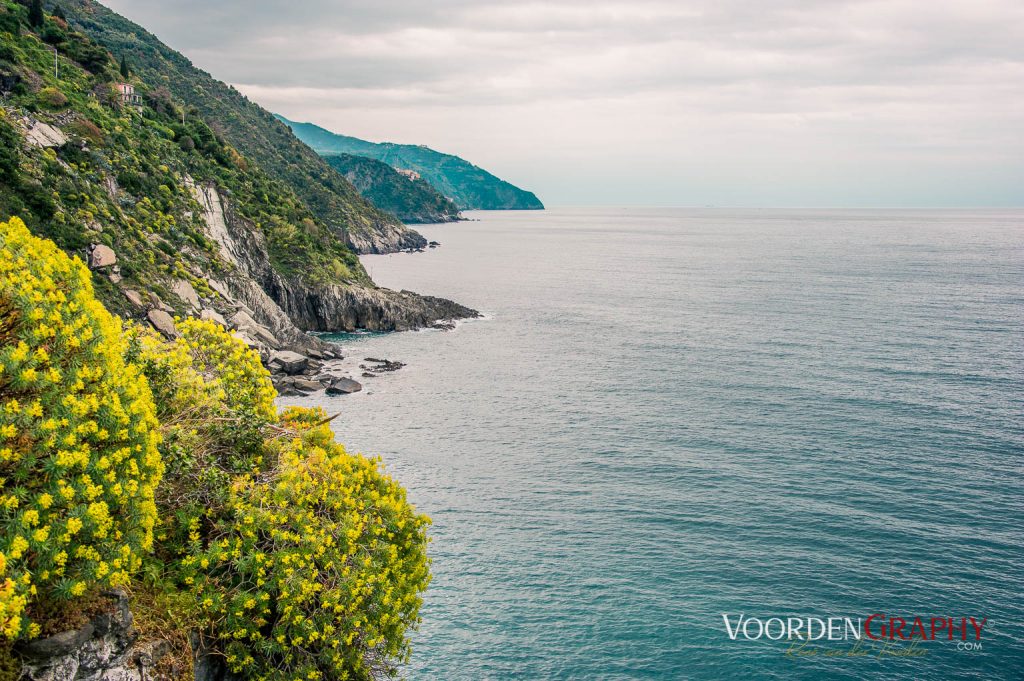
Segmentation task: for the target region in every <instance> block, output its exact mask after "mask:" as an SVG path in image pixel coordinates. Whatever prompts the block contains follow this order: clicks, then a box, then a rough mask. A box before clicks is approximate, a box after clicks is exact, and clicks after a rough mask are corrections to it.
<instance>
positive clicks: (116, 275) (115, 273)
mask: <svg viewBox="0 0 1024 681" xmlns="http://www.w3.org/2000/svg"><path fill="white" fill-rule="evenodd" d="M107 278H108V279H110V283H112V284H120V283H121V268H120V267H119V266H117V265H114V267H113V268H111V270H110V274H108V275H107Z"/></svg>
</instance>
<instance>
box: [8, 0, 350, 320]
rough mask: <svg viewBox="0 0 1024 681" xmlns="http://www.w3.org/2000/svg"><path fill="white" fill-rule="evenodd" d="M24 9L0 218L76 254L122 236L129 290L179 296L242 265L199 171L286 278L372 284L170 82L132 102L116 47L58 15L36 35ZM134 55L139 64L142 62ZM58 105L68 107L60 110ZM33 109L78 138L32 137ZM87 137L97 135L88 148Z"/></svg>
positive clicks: (116, 242)
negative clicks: (207, 204) (39, 141)
mask: <svg viewBox="0 0 1024 681" xmlns="http://www.w3.org/2000/svg"><path fill="white" fill-rule="evenodd" d="M70 7H73V8H74V9H75V10H76V11H77V10H78V9H79V7H78V6H77V5H76V4H72V5H70ZM103 11H106V10H103ZM71 12H72V10H68V13H69V14H70V13H71ZM25 14H26V10H25V8H24V7H21V6H20V5H17V4H16V3H14V2H12V1H11V0H0V17H12V18H14V19H15V21H16V22H20V25H21V26H22V27H23V29H24V30H22V31H21V32H20V33H19V34H18V35H14V34H12V38H11V39H10V40H8V39H7V38H5V39H4V41H3V49H4V54H5V55H7V57H10V61H11V65H10V69H9V72H10V73H12V74H16V76H17V78H15V76H12V79H20V81H19V82H18V84H17V85H16V86H15V87H14V91H13V92H12V95H11V96H10V97H9V98H8V99H7V100H5V107H4V109H6V112H7V113H0V141H3V142H4V144H3V145H2V148H0V177H3V179H4V181H3V182H0V217H2V216H6V215H20V216H22V218H23V219H25V221H26V223H27V224H28V226H29V228H30V229H31V230H32V231H33V232H34V233H35V234H37V235H39V236H45V237H47V238H50V239H53V240H54V241H55V242H56V243H57V244H58V245H59V246H60V247H61V248H63V249H65V250H67V251H72V252H81V251H82V250H83V249H84V248H85V247H86V246H88V244H89V243H97V242H98V243H104V244H106V245H108V246H111V247H112V248H114V249H115V250H116V251H117V256H118V264H119V265H120V266H121V273H122V275H123V277H124V283H123V285H124V287H126V288H134V289H136V290H149V291H156V292H158V293H159V294H160V295H161V297H162V298H163V299H164V300H165V301H166V302H169V303H171V304H172V305H174V304H178V305H179V306H180V305H181V303H180V301H177V300H176V299H175V298H174V297H169V298H168V297H166V296H165V295H164V293H163V292H161V291H160V286H161V282H166V281H167V280H168V279H169V278H171V277H174V278H192V279H207V278H209V277H211V276H214V277H217V278H219V276H218V275H221V274H222V273H225V272H226V271H228V270H229V269H230V267H231V265H230V264H228V263H225V262H223V261H221V260H220V258H219V251H218V249H217V248H216V245H215V244H214V243H213V242H212V241H211V240H210V239H209V238H208V237H207V235H206V225H205V222H204V220H203V214H202V211H201V210H200V208H199V207H198V206H197V205H196V202H195V197H194V196H193V193H192V191H190V190H189V187H188V185H189V181H190V179H191V180H194V181H195V183H197V184H199V183H201V184H213V185H215V186H216V187H217V189H218V191H219V192H220V193H221V194H222V195H223V196H225V197H230V199H231V209H232V211H233V212H234V214H235V215H236V216H237V217H238V218H239V219H242V220H246V221H248V222H250V223H252V225H253V226H254V227H255V228H257V229H261V230H262V231H263V232H264V235H265V236H266V239H265V244H266V248H267V251H268V255H269V256H270V260H271V264H272V265H273V266H274V267H275V268H276V269H277V271H278V272H280V273H281V274H283V275H285V276H287V277H292V278H296V279H302V280H305V281H307V282H309V283H313V284H334V283H344V282H359V283H364V284H369V283H370V282H369V278H368V276H367V275H366V272H365V270H364V269H363V268H362V265H361V264H360V263H359V260H358V258H357V257H356V256H355V254H354V253H352V251H351V250H349V249H348V248H347V247H346V246H345V244H344V243H343V242H342V241H341V240H340V239H338V237H337V235H336V234H335V233H334V232H332V231H331V230H330V229H328V228H327V227H326V226H324V224H323V223H322V222H320V221H318V220H317V219H316V217H315V216H314V214H313V213H312V212H311V211H310V209H309V208H308V207H307V206H306V204H305V203H304V202H303V201H302V200H301V199H300V198H299V197H298V196H296V195H295V193H294V191H292V189H291V188H290V187H288V186H286V185H285V184H284V183H282V182H280V181H278V180H275V179H273V178H271V177H270V176H268V175H267V174H266V173H264V172H263V171H262V170H261V169H260V168H259V166H258V165H256V164H253V163H250V162H249V161H248V160H247V159H246V158H244V157H243V156H242V155H241V153H239V151H238V150H236V149H235V148H234V147H232V146H231V145H230V144H229V143H227V142H226V141H225V139H224V137H223V135H222V134H221V133H219V132H218V131H217V129H216V128H217V126H216V125H211V124H209V123H208V122H207V120H206V119H205V118H204V117H203V116H201V115H200V114H199V113H198V112H197V111H196V110H195V109H192V108H189V107H185V106H183V104H182V103H181V101H180V100H176V99H175V98H174V96H173V95H172V94H171V92H170V90H169V89H168V88H166V87H160V86H159V83H146V82H141V81H139V80H137V79H136V80H134V81H133V84H134V86H135V87H136V88H137V90H138V92H139V93H140V94H141V95H142V96H143V101H145V102H147V103H148V104H149V105H150V106H149V107H145V108H143V110H142V111H141V112H138V111H136V110H135V109H134V107H121V106H120V97H119V95H117V94H116V93H115V92H114V91H113V86H112V83H113V82H115V81H118V80H121V79H122V78H121V75H120V73H119V71H118V63H117V62H116V61H114V60H113V59H111V57H110V55H109V53H108V52H107V50H106V49H105V48H103V47H102V46H100V45H99V44H97V43H96V42H94V41H92V40H91V39H89V38H88V37H86V36H85V35H83V34H82V33H80V32H78V31H77V30H74V29H73V28H68V27H67V24H66V23H65V22H63V20H60V19H57V18H54V17H48V18H47V19H46V20H45V22H44V25H43V27H42V28H40V29H39V30H38V31H37V32H33V31H32V30H30V28H29V27H28V25H27V21H26V20H25ZM37 33H38V35H37ZM44 33H45V34H47V35H50V36H52V37H53V39H54V40H58V42H56V43H55V44H54V47H56V49H57V52H58V55H59V66H60V79H59V80H58V79H57V78H56V77H55V75H54V69H53V61H54V51H53V48H51V47H49V46H47V45H46V44H44V43H43V42H41V41H40V39H39V38H40V36H42V35H43V34H44ZM125 59H126V61H127V62H128V63H130V64H131V66H132V67H133V68H132V70H135V69H134V66H135V61H134V59H135V58H134V57H133V56H132V55H131V54H128V55H127V56H126V57H125ZM4 72H5V73H6V72H8V69H7V67H4ZM211 82H212V81H211ZM32 83H38V85H37V86H34V87H30V84H32ZM193 84H194V85H196V86H197V87H203V86H200V85H199V84H198V83H195V82H194V83H193ZM58 109H59V110H60V112H61V113H60V116H51V115H50V113H49V112H51V111H55V110H58ZM0 111H2V110H0ZM25 113H30V114H32V115H33V116H34V117H36V118H38V119H40V120H41V121H43V122H47V123H50V124H51V125H56V126H57V127H59V128H61V129H63V131H64V132H65V133H69V134H70V135H71V137H72V139H73V142H72V143H71V144H68V145H65V146H64V147H61V148H59V149H56V150H44V149H39V148H37V147H31V146H26V145H24V144H23V143H21V140H20V139H19V134H18V131H17V123H16V119H17V116H20V115H22V114H25ZM81 141H87V142H88V146H87V147H86V148H85V149H83V148H82V146H81V144H80V142H81ZM97 293H98V294H99V295H100V296H101V297H102V300H103V302H104V303H105V304H106V305H107V306H108V307H109V308H110V309H112V310H114V311H121V310H124V311H127V309H126V308H125V307H124V306H125V302H124V298H123V297H122V296H121V294H120V293H119V292H118V291H117V289H116V288H114V287H98V288H97ZM179 309H180V310H182V311H184V309H185V308H184V307H179Z"/></svg>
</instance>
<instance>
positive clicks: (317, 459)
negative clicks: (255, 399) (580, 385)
mask: <svg viewBox="0 0 1024 681" xmlns="http://www.w3.org/2000/svg"><path fill="white" fill-rule="evenodd" d="M324 423H325V420H324V415H323V412H321V411H319V410H291V411H289V412H288V413H286V414H285V416H284V420H283V421H282V425H283V426H284V427H285V428H287V429H289V430H290V431H291V432H292V435H291V437H288V438H278V439H277V440H275V442H274V444H273V449H274V450H276V451H274V452H273V453H274V455H275V456H276V458H277V463H276V466H274V467H272V470H271V471H270V472H267V473H252V474H248V475H243V476H239V477H238V478H237V479H236V481H235V483H234V485H233V486H232V489H231V494H230V500H229V503H228V515H227V516H226V517H225V518H224V519H223V520H222V521H221V522H220V523H219V524H218V525H217V526H216V527H215V528H214V530H213V532H212V533H210V534H209V536H208V537H207V538H205V539H204V538H203V537H202V536H201V531H200V527H199V523H198V521H197V522H196V523H195V524H194V527H193V531H192V536H191V538H190V539H191V553H190V555H189V556H187V557H186V558H185V559H184V560H183V561H182V566H183V576H184V581H185V582H186V584H189V585H191V587H192V588H193V589H194V592H195V599H196V602H197V603H198V604H199V606H200V608H201V609H202V612H203V616H204V617H205V619H206V621H207V622H208V623H209V624H210V626H209V631H208V632H207V635H208V636H211V637H212V638H213V639H214V641H213V643H214V645H215V646H216V647H217V648H218V649H220V650H221V651H222V652H223V653H224V655H225V656H226V661H227V663H228V666H229V667H230V668H231V669H232V670H233V671H234V672H236V673H239V674H242V675H243V676H244V677H245V678H249V679H265V680H270V679H281V680H283V679H296V678H301V679H355V680H360V679H371V678H380V677H381V676H391V675H394V673H395V663H396V662H398V661H401V660H404V659H405V658H406V656H407V654H408V641H407V639H406V636H405V633H406V631H407V629H408V628H409V627H412V626H415V625H416V624H417V623H418V621H419V614H418V613H419V607H420V603H421V597H420V594H421V592H422V591H423V590H424V589H425V588H426V587H427V584H428V583H429V581H430V572H429V560H428V558H427V555H426V547H427V537H426V528H427V525H428V523H429V522H430V521H429V518H427V517H426V516H423V515H419V514H417V513H416V512H415V509H414V508H413V507H412V506H411V505H410V504H409V502H408V501H407V500H406V495H405V490H404V489H403V488H402V487H401V486H400V485H398V484H397V483H396V482H395V481H394V480H392V479H391V478H390V477H389V476H387V475H386V474H384V473H383V472H382V470H381V467H380V462H379V460H376V459H367V458H365V457H362V456H358V455H355V456H354V455H350V454H348V453H346V452H345V450H344V448H343V447H342V446H341V445H339V444H337V443H336V442H335V441H334V436H333V434H332V432H331V430H330V428H328V427H327V426H326V425H324Z"/></svg>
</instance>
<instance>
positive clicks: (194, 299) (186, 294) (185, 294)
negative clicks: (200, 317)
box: [171, 279, 203, 312]
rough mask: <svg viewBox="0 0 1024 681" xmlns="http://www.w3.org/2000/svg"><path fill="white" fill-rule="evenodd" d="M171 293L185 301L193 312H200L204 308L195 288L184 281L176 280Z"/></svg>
mask: <svg viewBox="0 0 1024 681" xmlns="http://www.w3.org/2000/svg"><path fill="white" fill-rule="evenodd" d="M171 293H173V294H174V295H176V296H178V297H179V298H181V299H182V300H183V301H185V303H186V304H188V306H189V307H191V308H192V311H193V312H198V311H199V310H200V309H201V308H202V307H203V305H202V303H200V302H199V294H198V293H196V290H195V288H193V287H192V284H190V283H189V282H187V281H185V280H184V279H175V280H174V283H173V284H171Z"/></svg>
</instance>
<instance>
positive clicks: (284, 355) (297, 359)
mask: <svg viewBox="0 0 1024 681" xmlns="http://www.w3.org/2000/svg"><path fill="white" fill-rule="evenodd" d="M309 363H310V359H309V357H306V356H305V355H300V354H299V353H297V352H292V351H291V350H278V351H276V352H272V353H270V361H269V362H267V368H268V369H270V371H271V372H272V373H278V374H287V375H289V376H295V375H296V374H301V373H302V372H304V371H306V369H308V368H309Z"/></svg>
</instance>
